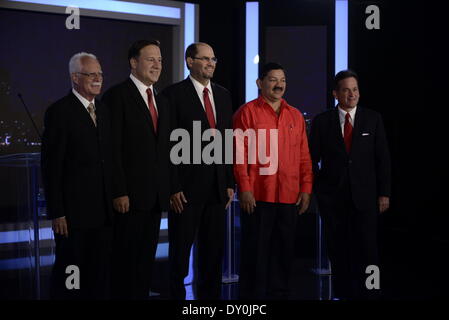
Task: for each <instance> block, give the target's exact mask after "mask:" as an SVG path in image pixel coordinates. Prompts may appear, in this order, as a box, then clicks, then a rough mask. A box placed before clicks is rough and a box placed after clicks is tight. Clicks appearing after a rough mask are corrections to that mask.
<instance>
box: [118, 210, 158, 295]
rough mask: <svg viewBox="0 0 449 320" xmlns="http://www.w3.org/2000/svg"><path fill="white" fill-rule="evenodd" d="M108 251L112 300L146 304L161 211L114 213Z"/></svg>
mask: <svg viewBox="0 0 449 320" xmlns="http://www.w3.org/2000/svg"><path fill="white" fill-rule="evenodd" d="M114 219H115V220H114V238H113V251H112V257H113V259H112V297H113V298H114V299H122V300H146V299H148V297H149V294H150V282H151V275H152V267H153V263H154V259H155V255H156V249H157V243H158V240H159V229H160V224H161V211H160V209H159V206H158V205H157V206H155V207H154V209H153V210H152V211H149V212H148V211H137V210H130V211H129V212H127V213H123V214H122V213H117V212H116V213H115V217H114Z"/></svg>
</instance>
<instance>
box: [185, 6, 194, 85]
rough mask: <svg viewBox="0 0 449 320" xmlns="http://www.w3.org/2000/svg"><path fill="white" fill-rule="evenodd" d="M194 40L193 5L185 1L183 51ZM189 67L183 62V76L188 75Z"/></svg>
mask: <svg viewBox="0 0 449 320" xmlns="http://www.w3.org/2000/svg"><path fill="white" fill-rule="evenodd" d="M194 42H195V5H194V4H191V3H186V4H185V7H184V52H186V50H187V47H188V46H189V45H190V44H192V43H194ZM189 73H190V72H189V69H187V65H186V64H185V63H184V78H187V76H188V75H189Z"/></svg>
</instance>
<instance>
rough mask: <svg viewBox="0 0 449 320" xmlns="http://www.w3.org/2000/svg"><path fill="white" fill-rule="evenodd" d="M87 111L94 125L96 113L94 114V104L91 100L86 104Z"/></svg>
mask: <svg viewBox="0 0 449 320" xmlns="http://www.w3.org/2000/svg"><path fill="white" fill-rule="evenodd" d="M87 111H88V112H89V115H90V117H91V118H92V121H93V122H94V124H95V126H96V125H97V115H96V114H95V106H94V104H93V103H92V102H91V103H89V105H88V106H87Z"/></svg>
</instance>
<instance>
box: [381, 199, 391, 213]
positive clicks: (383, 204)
mask: <svg viewBox="0 0 449 320" xmlns="http://www.w3.org/2000/svg"><path fill="white" fill-rule="evenodd" d="M389 207H390V198H389V197H379V211H380V213H382V212H385V211H387V210H388V208H389Z"/></svg>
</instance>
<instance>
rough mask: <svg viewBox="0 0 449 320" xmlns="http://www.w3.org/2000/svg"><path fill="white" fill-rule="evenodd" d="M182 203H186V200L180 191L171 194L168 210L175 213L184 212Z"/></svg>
mask: <svg viewBox="0 0 449 320" xmlns="http://www.w3.org/2000/svg"><path fill="white" fill-rule="evenodd" d="M183 203H187V199H186V197H185V196H184V193H183V192H182V191H180V192H177V193H175V194H172V195H171V197H170V208H171V209H172V210H173V211H174V212H176V213H181V212H182V210H184V206H183V205H182V204H183Z"/></svg>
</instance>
